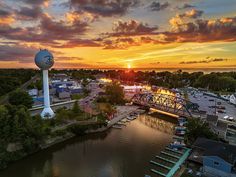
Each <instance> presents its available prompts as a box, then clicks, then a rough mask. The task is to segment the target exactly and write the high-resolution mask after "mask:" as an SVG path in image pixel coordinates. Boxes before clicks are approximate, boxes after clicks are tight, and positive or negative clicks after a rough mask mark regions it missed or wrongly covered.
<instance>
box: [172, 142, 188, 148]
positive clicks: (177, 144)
mask: <svg viewBox="0 0 236 177" xmlns="http://www.w3.org/2000/svg"><path fill="white" fill-rule="evenodd" d="M185 146H186V144H185V143H183V142H179V141H174V142H173V143H171V144H170V147H171V148H177V149H178V148H182V147H185Z"/></svg>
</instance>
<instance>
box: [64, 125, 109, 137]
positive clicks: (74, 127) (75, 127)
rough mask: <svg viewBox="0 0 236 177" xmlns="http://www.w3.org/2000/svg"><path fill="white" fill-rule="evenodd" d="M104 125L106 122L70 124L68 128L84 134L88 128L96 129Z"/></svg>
mask: <svg viewBox="0 0 236 177" xmlns="http://www.w3.org/2000/svg"><path fill="white" fill-rule="evenodd" d="M103 126H106V123H96V124H88V125H80V124H74V125H72V126H70V127H69V128H68V129H69V130H70V131H71V132H72V133H74V134H76V135H84V134H85V132H86V131H87V130H90V129H92V130H96V129H98V128H101V127H103Z"/></svg>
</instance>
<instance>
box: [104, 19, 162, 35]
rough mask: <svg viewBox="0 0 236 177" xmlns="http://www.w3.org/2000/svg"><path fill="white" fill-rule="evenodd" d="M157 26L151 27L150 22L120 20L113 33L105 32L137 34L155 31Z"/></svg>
mask: <svg viewBox="0 0 236 177" xmlns="http://www.w3.org/2000/svg"><path fill="white" fill-rule="evenodd" d="M157 29H158V27H157V26H154V27H150V26H149V25H148V24H146V23H145V24H144V23H142V22H138V21H136V20H130V21H128V22H124V21H121V20H120V21H118V22H117V23H115V25H114V27H113V32H112V33H105V35H108V36H135V35H146V34H152V33H155V31H156V30H157Z"/></svg>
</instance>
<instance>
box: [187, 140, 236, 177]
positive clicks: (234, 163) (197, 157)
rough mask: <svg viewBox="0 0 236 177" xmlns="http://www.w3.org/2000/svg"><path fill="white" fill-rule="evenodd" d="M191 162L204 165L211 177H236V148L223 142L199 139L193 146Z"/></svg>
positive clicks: (203, 167) (205, 170)
mask: <svg viewBox="0 0 236 177" xmlns="http://www.w3.org/2000/svg"><path fill="white" fill-rule="evenodd" d="M192 149H193V151H192V154H191V155H190V157H189V160H191V161H193V162H197V163H200V164H202V171H203V173H204V175H205V176H209V177H236V147H235V146H232V145H229V144H225V143H222V142H218V141H214V140H210V139H206V138H198V139H197V140H196V141H195V142H194V144H193V145H192Z"/></svg>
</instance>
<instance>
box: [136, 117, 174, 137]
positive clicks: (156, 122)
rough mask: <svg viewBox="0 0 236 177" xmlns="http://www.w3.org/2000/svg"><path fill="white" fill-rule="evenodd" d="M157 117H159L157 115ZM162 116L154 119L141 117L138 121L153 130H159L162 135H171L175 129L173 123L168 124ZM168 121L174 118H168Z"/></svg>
mask: <svg viewBox="0 0 236 177" xmlns="http://www.w3.org/2000/svg"><path fill="white" fill-rule="evenodd" d="M158 116H159V117H160V116H161V115H158ZM163 118H164V116H162V119H161V118H154V117H153V115H152V116H151V115H142V116H140V117H139V119H138V120H139V121H140V122H141V123H143V124H145V125H147V126H148V127H151V128H153V129H155V130H159V131H161V132H164V133H168V134H170V135H171V134H173V130H174V127H175V123H173V121H172V122H169V121H168V120H167V119H166V118H164V119H163ZM168 119H175V118H168Z"/></svg>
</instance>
